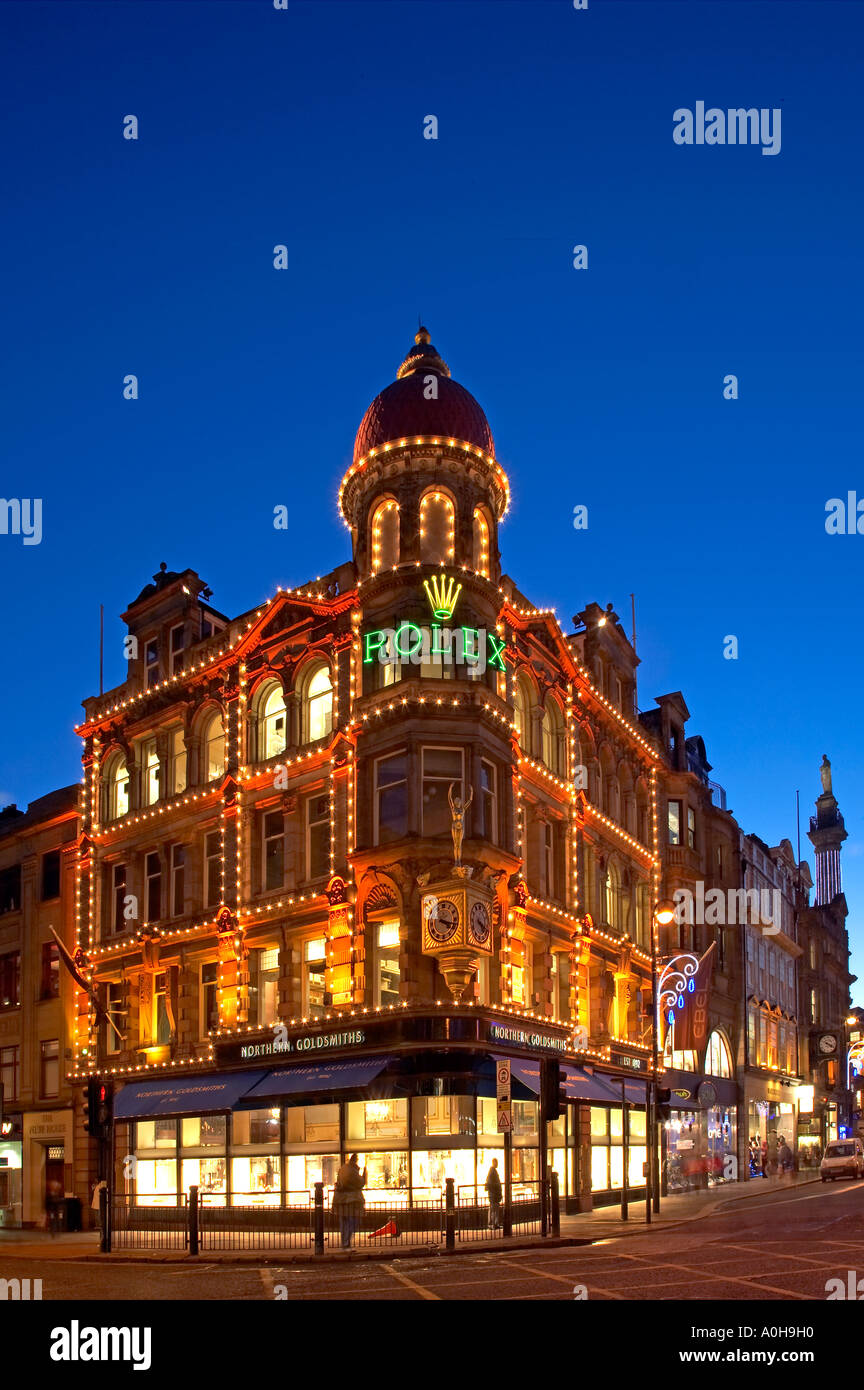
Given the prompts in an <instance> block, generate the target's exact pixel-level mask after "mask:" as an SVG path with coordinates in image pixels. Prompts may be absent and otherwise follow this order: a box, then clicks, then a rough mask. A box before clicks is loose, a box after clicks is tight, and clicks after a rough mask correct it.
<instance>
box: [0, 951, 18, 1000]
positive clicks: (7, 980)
mask: <svg viewBox="0 0 864 1390" xmlns="http://www.w3.org/2000/svg"><path fill="white" fill-rule="evenodd" d="M20 1005H21V952H20V951H9V952H8V953H7V954H6V955H5V956H0V1009H17V1008H20Z"/></svg>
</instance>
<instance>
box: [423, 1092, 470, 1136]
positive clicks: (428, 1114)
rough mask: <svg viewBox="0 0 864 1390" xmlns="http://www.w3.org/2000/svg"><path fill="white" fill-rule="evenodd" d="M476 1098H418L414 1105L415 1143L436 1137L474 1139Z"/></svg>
mask: <svg viewBox="0 0 864 1390" xmlns="http://www.w3.org/2000/svg"><path fill="white" fill-rule="evenodd" d="M476 1127H477V1125H476V1120H475V1116H474V1097H473V1096H415V1097H414V1098H413V1099H412V1101H411V1133H412V1136H413V1137H414V1139H431V1138H433V1137H434V1136H436V1135H447V1136H448V1137H449V1136H451V1135H456V1134H467V1135H472V1136H473V1135H474V1133H475V1130H476Z"/></svg>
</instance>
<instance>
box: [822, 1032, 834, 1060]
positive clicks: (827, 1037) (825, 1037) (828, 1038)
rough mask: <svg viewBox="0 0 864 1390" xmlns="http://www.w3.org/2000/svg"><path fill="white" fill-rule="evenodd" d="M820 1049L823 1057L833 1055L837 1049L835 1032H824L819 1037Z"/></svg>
mask: <svg viewBox="0 0 864 1390" xmlns="http://www.w3.org/2000/svg"><path fill="white" fill-rule="evenodd" d="M819 1051H820V1052H821V1053H822V1055H823V1057H833V1056H834V1053H835V1052H836V1051H837V1038H836V1036H835V1035H834V1034H833V1033H823V1034H822V1036H821V1038H820V1039H819Z"/></svg>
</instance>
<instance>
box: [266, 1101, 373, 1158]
mask: <svg viewBox="0 0 864 1390" xmlns="http://www.w3.org/2000/svg"><path fill="white" fill-rule="evenodd" d="M357 1104H359V1105H361V1106H362V1104H363V1102H362V1101H359V1102H357ZM352 1137H353V1136H352ZM363 1137H365V1133H364V1136H363ZM285 1143H286V1145H288V1144H320V1145H321V1147H322V1148H329V1147H330V1146H331V1145H333V1146H337V1145H338V1144H339V1106H338V1104H337V1105H333V1104H331V1105H292V1106H290V1107H289V1108H287V1109H286V1111H285Z"/></svg>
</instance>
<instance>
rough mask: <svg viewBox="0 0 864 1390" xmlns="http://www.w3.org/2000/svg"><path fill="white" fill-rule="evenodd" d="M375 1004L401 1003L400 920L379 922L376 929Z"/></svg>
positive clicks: (382, 1005) (383, 1005)
mask: <svg viewBox="0 0 864 1390" xmlns="http://www.w3.org/2000/svg"><path fill="white" fill-rule="evenodd" d="M375 1003H376V1005H378V1006H380V1007H381V1008H383V1007H385V1006H386V1005H387V1004H398V1003H399V919H398V918H396V919H395V920H394V921H389V922H378V923H377V924H376V929H375Z"/></svg>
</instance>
